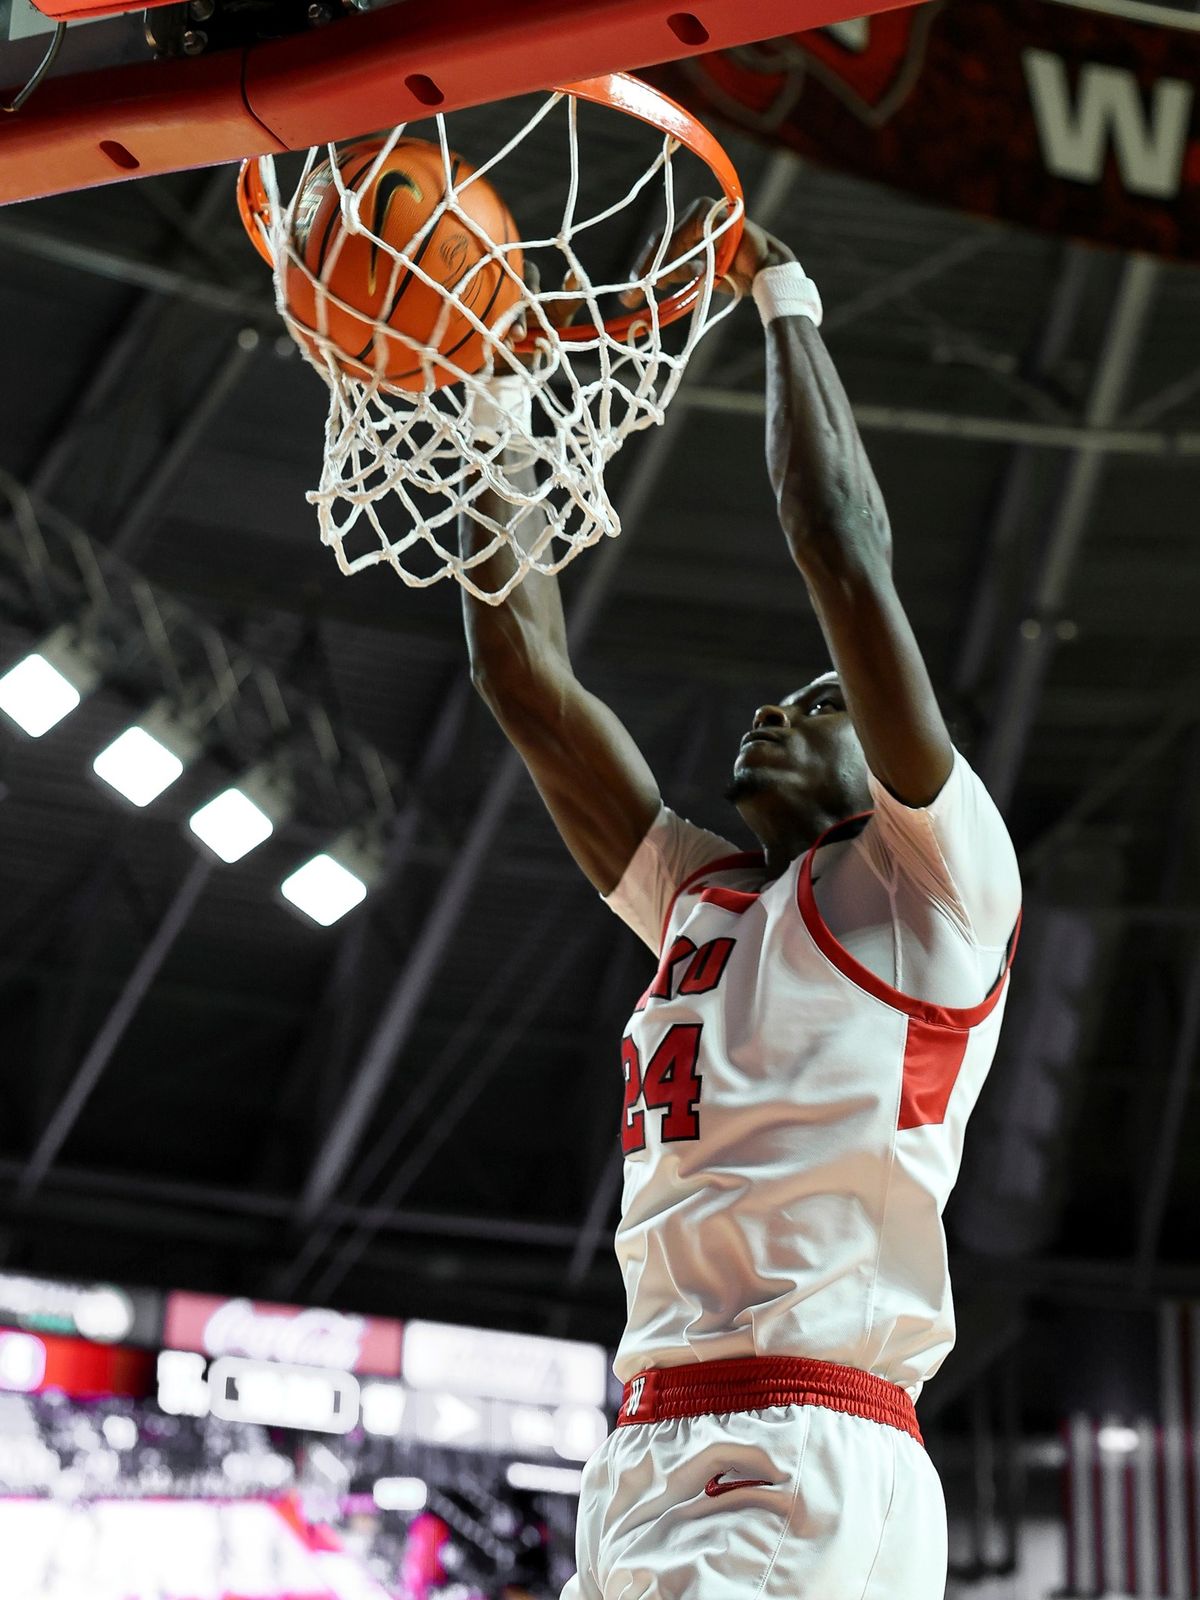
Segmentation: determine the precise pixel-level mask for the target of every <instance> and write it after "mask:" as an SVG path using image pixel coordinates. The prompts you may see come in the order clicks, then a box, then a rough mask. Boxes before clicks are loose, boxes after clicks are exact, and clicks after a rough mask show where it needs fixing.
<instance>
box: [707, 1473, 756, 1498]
mask: <svg viewBox="0 0 1200 1600" xmlns="http://www.w3.org/2000/svg"><path fill="white" fill-rule="evenodd" d="M724 1477H725V1474H724V1473H723V1472H718V1473H717V1475H716V1477H715V1478H710V1479H709V1480H708V1482H707V1483H706V1484H705V1485H704V1492H705V1494H707V1495H710V1496H711V1495H718V1494H729V1493H730V1492H731V1490H733V1489H769V1488H770V1487H771V1484H770V1481H769V1480H768V1479H767V1478H730V1479H729V1481H728V1482H727V1483H723V1482H722V1481H721V1480H722V1479H723V1478H724Z"/></svg>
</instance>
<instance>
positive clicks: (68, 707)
mask: <svg viewBox="0 0 1200 1600" xmlns="http://www.w3.org/2000/svg"><path fill="white" fill-rule="evenodd" d="M99 676H100V675H99V673H98V672H97V671H96V668H95V667H94V666H93V664H92V663H91V662H90V661H89V660H88V658H87V657H86V655H84V653H83V652H82V651H81V650H80V648H79V646H78V644H77V643H76V635H75V633H74V630H73V629H70V628H67V627H62V628H58V629H56V631H55V632H54V633H52V634H51V635H50V636H49V638H47V639H43V641H42V642H41V644H39V645H38V647H37V648H36V649H35V650H31V651H30V653H29V654H28V655H27V656H24V657H23V658H22V659H21V660H20V661H18V662H17V664H16V665H15V666H14V667H10V668H9V670H8V671H7V672H6V673H5V674H4V676H3V677H0V711H4V712H5V713H6V714H7V715H8V716H10V717H11V718H12V720H13V721H14V722H15V723H16V724H17V726H18V727H19V728H21V729H23V730H24V731H25V732H26V733H27V734H28V735H29V736H30V738H32V739H40V738H41V736H42V734H44V733H48V732H49V731H50V729H51V728H53V727H54V726H55V725H56V724H57V723H59V722H61V721H62V719H63V718H64V717H65V716H67V714H68V713H69V712H71V711H74V709H75V707H76V706H77V705H78V704H79V702H80V701H81V700H82V699H83V697H84V695H86V694H89V693H90V692H91V691H92V690H93V689H94V688H95V687H96V684H97V682H98V681H99Z"/></svg>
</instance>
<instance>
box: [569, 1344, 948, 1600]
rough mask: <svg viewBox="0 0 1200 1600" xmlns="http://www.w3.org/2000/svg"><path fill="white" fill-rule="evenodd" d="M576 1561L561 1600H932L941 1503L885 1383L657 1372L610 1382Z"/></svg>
mask: <svg viewBox="0 0 1200 1600" xmlns="http://www.w3.org/2000/svg"><path fill="white" fill-rule="evenodd" d="M785 1369H786V1370H785ZM746 1399H749V1400H751V1401H752V1402H754V1401H758V1402H760V1403H758V1404H752V1405H751V1406H743V1405H742V1404H741V1403H740V1402H741V1401H743V1400H746ZM772 1399H775V1400H780V1401H783V1403H776V1404H771V1403H769V1402H770V1400H772ZM764 1400H766V1401H767V1402H768V1403H766V1404H762V1403H761V1402H762V1401H764ZM631 1405H632V1407H633V1414H632V1415H631V1414H630V1407H631ZM698 1405H703V1406H704V1407H705V1409H704V1410H702V1411H699V1412H697V1411H696V1409H695V1408H696V1407H697V1406H698ZM681 1411H682V1412H684V1413H687V1414H680V1412H681ZM642 1417H644V1418H645V1420H639V1419H640V1418H642ZM576 1559H577V1563H578V1568H579V1570H578V1572H577V1574H576V1576H575V1577H574V1578H572V1580H571V1581H570V1583H568V1585H567V1587H566V1588H565V1589H564V1590H563V1595H562V1600H942V1596H943V1595H944V1592H945V1586H946V1509H945V1502H944V1500H943V1498H942V1486H941V1482H940V1481H939V1479H938V1475H937V1472H936V1470H935V1468H934V1466H933V1463H932V1462H931V1461H930V1460H929V1457H928V1456H927V1455H926V1453H925V1448H924V1446H923V1445H922V1444H921V1442H920V1433H919V1431H918V1430H917V1426H916V1418H915V1414H914V1413H913V1411H912V1403H911V1401H909V1399H908V1397H907V1395H905V1394H904V1391H903V1390H901V1389H897V1388H896V1387H895V1386H894V1385H893V1384H889V1383H885V1382H884V1381H883V1380H882V1379H879V1378H874V1377H871V1376H870V1375H869V1374H866V1373H859V1372H855V1371H853V1370H852V1369H851V1368H848V1367H840V1366H835V1365H834V1364H833V1363H830V1362H819V1361H808V1360H804V1359H802V1358H786V1359H774V1358H759V1359H753V1360H741V1361H714V1362H704V1363H700V1364H698V1365H696V1366H694V1367H684V1368H680V1367H673V1368H665V1369H660V1370H658V1371H656V1372H650V1373H643V1374H641V1375H640V1378H634V1379H633V1380H632V1381H631V1382H630V1383H629V1384H627V1385H626V1390H625V1402H624V1404H623V1406H622V1411H621V1418H620V1425H619V1426H618V1427H617V1428H616V1429H615V1430H614V1431H613V1433H612V1434H610V1436H609V1437H608V1439H606V1440H605V1442H604V1444H603V1445H601V1447H600V1449H599V1450H598V1451H597V1452H596V1454H595V1455H594V1456H593V1457H592V1459H591V1460H590V1461H589V1462H588V1464H587V1468H586V1469H585V1472H584V1479H583V1489H582V1493H581V1496H580V1502H579V1524H578V1530H577V1534H576Z"/></svg>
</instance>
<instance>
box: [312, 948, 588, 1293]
mask: <svg viewBox="0 0 1200 1600" xmlns="http://www.w3.org/2000/svg"><path fill="white" fill-rule="evenodd" d="M586 943H587V939H586V936H584V937H580V936H578V935H577V936H576V937H575V938H574V939H571V938H563V939H561V940H559V941H558V942H557V944H556V946H555V948H554V951H553V954H552V955H550V956H549V957H548V959H547V960H546V963H545V965H544V966H543V968H542V969H541V971H540V972H538V974H537V976H536V978H535V979H534V980H533V982H531V983H529V984H527V986H526V987H525V989H524V991H523V993H522V994H521V996H520V998H519V999H518V1000H517V1001H516V1002H515V1003H514V1004H513V1005H512V1007H511V1009H510V1010H509V1012H508V1014H507V1016H506V1017H505V1020H504V1022H503V1023H502V1024H501V1025H500V1026H499V1027H497V1028H496V1029H495V1030H494V1031H493V1032H492V1033H491V1034H490V1036H489V1041H488V1044H487V1046H486V1047H485V1048H484V1049H483V1050H481V1051H480V1053H479V1056H478V1057H477V1059H476V1061H475V1063H474V1065H473V1066H472V1068H471V1070H470V1071H469V1072H468V1073H466V1074H465V1076H464V1077H463V1078H462V1081H461V1082H460V1083H459V1084H458V1086H457V1087H456V1088H455V1090H454V1091H453V1093H451V1094H450V1095H449V1096H448V1097H447V1099H446V1100H445V1101H444V1103H443V1104H442V1105H440V1106H439V1108H438V1116H437V1120H436V1122H434V1123H433V1125H432V1126H431V1127H430V1128H429V1129H428V1130H427V1131H426V1133H425V1134H424V1136H423V1138H421V1140H420V1141H419V1142H418V1143H417V1144H416V1145H415V1146H414V1147H413V1149H412V1150H411V1151H409V1153H408V1155H407V1156H406V1157H405V1158H404V1160H403V1161H401V1162H400V1164H399V1165H398V1166H397V1168H396V1170H395V1172H394V1173H393V1174H392V1176H391V1177H390V1178H389V1179H388V1181H387V1183H386V1184H385V1185H384V1188H383V1191H382V1193H381V1194H380V1196H379V1203H380V1204H382V1205H384V1206H388V1207H390V1206H395V1205H397V1204H399V1203H400V1202H401V1201H402V1200H403V1199H404V1197H405V1196H406V1195H407V1194H408V1193H409V1191H410V1190H411V1189H412V1187H413V1185H414V1184H415V1183H416V1182H417V1180H418V1179H419V1178H420V1176H421V1174H422V1173H423V1172H425V1171H426V1169H427V1168H428V1167H429V1165H430V1164H431V1162H433V1161H434V1160H435V1159H436V1157H437V1156H438V1155H439V1154H440V1153H441V1151H442V1148H443V1146H444V1145H445V1143H446V1141H447V1139H449V1138H450V1136H451V1134H453V1133H454V1131H455V1129H456V1128H457V1127H458V1125H459V1123H460V1122H461V1121H462V1119H463V1117H464V1116H466V1114H467V1112H468V1111H469V1110H470V1109H471V1107H472V1106H473V1105H474V1104H475V1102H476V1101H477V1100H478V1099H479V1096H480V1095H481V1094H482V1093H483V1090H484V1089H485V1088H486V1087H487V1085H488V1083H489V1082H490V1081H491V1079H492V1078H493V1077H494V1076H495V1075H496V1073H497V1072H498V1071H499V1069H500V1068H501V1067H502V1066H503V1065H504V1063H505V1061H507V1060H508V1058H509V1056H510V1055H511V1054H512V1052H513V1050H514V1049H516V1047H517V1045H518V1044H519V1043H520V1042H521V1040H522V1038H523V1037H524V1036H525V1033H526V1031H527V1029H528V1027H529V1025H530V1023H531V1022H532V1021H533V1019H534V1017H536V1016H537V1014H538V1012H539V1011H540V1010H541V1008H542V1007H543V1006H544V1005H545V1004H546V1003H547V1001H548V1000H549V999H550V998H551V996H552V995H553V994H554V993H555V992H556V991H557V990H558V989H559V988H560V987H561V985H562V983H563V980H564V979H565V978H566V976H567V974H568V973H569V972H570V970H571V967H572V965H573V964H574V963H575V962H576V961H577V960H578V957H579V954H580V949H581V946H584V945H586ZM375 1231H376V1230H375V1228H374V1226H373V1225H372V1224H370V1223H360V1224H358V1226H357V1228H356V1229H355V1232H354V1234H353V1236H352V1237H351V1238H350V1239H348V1240H347V1241H346V1243H345V1244H344V1245H343V1246H342V1247H341V1248H340V1249H339V1250H338V1252H337V1254H336V1255H335V1256H334V1258H333V1259H332V1260H331V1261H330V1262H329V1264H328V1265H327V1267H326V1268H325V1271H324V1272H323V1273H322V1274H321V1275H320V1277H318V1278H317V1280H316V1281H315V1283H314V1285H313V1294H314V1296H316V1298H317V1299H321V1298H328V1297H329V1296H330V1295H332V1293H333V1291H334V1290H335V1289H336V1288H337V1286H338V1284H339V1283H341V1281H342V1279H343V1278H344V1277H345V1275H346V1273H347V1272H349V1271H350V1269H351V1268H352V1267H353V1266H354V1265H355V1263H356V1262H357V1261H358V1260H359V1258H360V1257H361V1255H362V1253H363V1251H364V1250H365V1249H366V1247H367V1245H368V1244H369V1243H370V1242H371V1239H372V1238H373V1236H374V1234H375Z"/></svg>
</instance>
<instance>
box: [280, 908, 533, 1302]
mask: <svg viewBox="0 0 1200 1600" xmlns="http://www.w3.org/2000/svg"><path fill="white" fill-rule="evenodd" d="M544 938H545V934H544V929H543V927H542V925H541V924H540V923H539V922H538V921H537V920H536V919H534V920H531V922H530V923H529V925H528V927H527V929H526V932H525V937H524V938H523V939H520V940H518V941H515V942H514V944H513V945H512V946H511V948H510V949H509V951H508V953H507V955H506V956H505V958H504V960H503V961H501V962H500V963H499V964H498V965H497V967H496V970H495V971H494V973H493V974H492V977H491V980H490V981H489V982H488V984H487V985H486V986H485V987H484V989H483V990H482V991H481V993H480V994H479V995H478V997H477V999H476V1002H475V1004H474V1005H473V1006H472V1007H471V1010H470V1012H469V1014H468V1015H467V1016H466V1017H464V1018H463V1020H462V1021H461V1023H459V1025H458V1026H457V1027H455V1028H454V1030H453V1031H452V1033H451V1034H450V1037H449V1038H448V1039H447V1040H446V1042H445V1044H444V1045H443V1047H442V1049H441V1050H440V1051H439V1052H438V1053H437V1055H436V1056H435V1057H434V1059H433V1061H432V1062H431V1063H430V1065H429V1067H428V1068H427V1070H426V1071H425V1073H424V1074H423V1076H422V1077H421V1078H420V1079H419V1081H418V1082H417V1083H416V1084H415V1085H414V1086H413V1088H412V1090H411V1091H410V1092H409V1094H407V1095H406V1096H405V1099H404V1101H403V1103H402V1105H401V1106H400V1107H399V1109H398V1110H397V1112H396V1113H395V1115H394V1116H393V1117H392V1119H391V1121H390V1122H389V1124H388V1126H387V1127H386V1128H384V1129H383V1130H382V1131H381V1132H380V1134H379V1136H378V1138H377V1139H376V1140H375V1142H374V1144H373V1145H372V1146H371V1148H370V1149H369V1150H368V1151H367V1152H366V1153H365V1154H364V1156H363V1157H362V1158H361V1159H360V1160H359V1162H358V1163H357V1164H356V1166H355V1168H354V1170H353V1172H352V1174H351V1176H350V1179H349V1181H348V1182H347V1184H346V1189H345V1198H346V1200H347V1202H349V1203H353V1202H355V1201H357V1200H360V1199H361V1198H362V1196H363V1195H364V1194H366V1192H367V1190H368V1189H369V1188H370V1186H371V1184H373V1183H374V1182H375V1180H376V1179H377V1178H378V1177H379V1176H380V1174H381V1173H382V1172H383V1171H384V1169H385V1168H386V1167H387V1166H388V1165H389V1164H390V1163H391V1162H392V1161H393V1160H394V1159H395V1156H396V1152H397V1151H398V1150H399V1148H400V1146H401V1145H402V1144H403V1142H404V1140H405V1139H406V1138H407V1137H408V1135H409V1134H410V1133H411V1132H412V1130H413V1128H414V1127H415V1126H416V1124H417V1122H418V1121H419V1120H420V1118H421V1117H422V1116H423V1115H424V1114H425V1113H426V1112H427V1111H428V1110H429V1108H430V1106H432V1105H433V1104H434V1102H435V1101H436V1100H437V1099H438V1098H439V1096H442V1095H443V1094H444V1093H445V1092H446V1090H447V1089H448V1087H449V1085H450V1084H451V1082H452V1080H453V1078H454V1075H455V1074H456V1073H457V1072H458V1071H459V1069H460V1068H461V1067H462V1066H463V1064H464V1062H465V1059H466V1057H467V1056H468V1054H469V1053H470V1052H471V1051H472V1050H473V1049H475V1048H476V1046H477V1045H479V1044H480V1041H481V1039H482V1037H483V1034H484V1031H485V1028H486V1027H487V1024H488V1019H489V1018H490V1017H492V1016H493V1014H499V1013H500V1012H501V1011H503V1010H504V1008H505V1005H506V1002H507V1001H508V1000H509V998H510V997H511V996H512V995H513V994H514V993H517V992H519V989H520V985H521V982H522V976H521V975H522V972H523V969H524V968H525V967H526V965H527V964H528V963H530V962H531V961H532V959H533V957H534V956H535V955H536V953H537V951H538V950H539V948H541V946H542V945H543V943H544ZM337 1228H338V1225H337V1223H336V1222H335V1221H334V1220H333V1218H332V1216H331V1215H329V1214H322V1217H321V1220H320V1222H318V1223H316V1224H315V1225H314V1226H312V1227H311V1228H310V1229H309V1230H308V1232H307V1234H306V1236H305V1238H304V1241H303V1244H302V1246H301V1248H300V1249H299V1250H298V1252H297V1253H296V1255H295V1256H294V1257H293V1259H292V1260H291V1261H290V1262H289V1263H288V1265H287V1266H286V1267H284V1268H281V1269H280V1271H279V1272H278V1273H277V1274H276V1275H275V1280H274V1282H275V1292H277V1293H279V1294H283V1295H288V1294H294V1293H295V1292H296V1287H297V1285H298V1284H299V1283H300V1282H301V1281H302V1280H303V1278H304V1277H305V1276H306V1274H307V1273H308V1272H310V1271H311V1270H312V1268H313V1267H314V1266H315V1265H316V1263H317V1261H318V1260H319V1259H320V1258H321V1256H322V1255H323V1254H324V1252H325V1250H326V1249H327V1248H328V1247H329V1245H330V1243H331V1242H332V1240H333V1237H334V1235H335V1234H336V1232H337Z"/></svg>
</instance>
